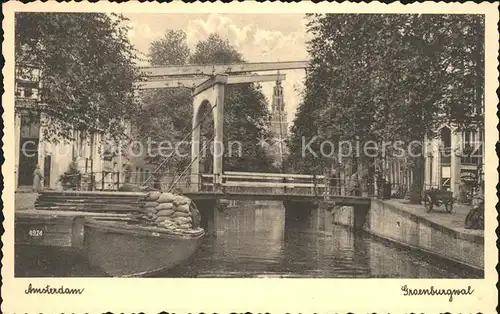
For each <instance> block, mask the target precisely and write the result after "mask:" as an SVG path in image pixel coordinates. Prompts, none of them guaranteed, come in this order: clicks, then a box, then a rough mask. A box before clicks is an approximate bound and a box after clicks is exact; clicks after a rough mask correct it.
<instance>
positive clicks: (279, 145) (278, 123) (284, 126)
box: [270, 80, 288, 162]
mask: <svg viewBox="0 0 500 314" xmlns="http://www.w3.org/2000/svg"><path fill="white" fill-rule="evenodd" d="M270 130H271V134H272V135H273V137H274V139H275V141H274V145H273V146H274V151H275V152H276V159H277V162H281V161H282V157H283V154H285V152H286V147H285V142H284V141H285V139H286V138H287V137H288V122H287V115H286V111H285V100H284V98H283V86H281V80H277V81H276V85H275V86H274V88H273V99H272V105H271V121H270Z"/></svg>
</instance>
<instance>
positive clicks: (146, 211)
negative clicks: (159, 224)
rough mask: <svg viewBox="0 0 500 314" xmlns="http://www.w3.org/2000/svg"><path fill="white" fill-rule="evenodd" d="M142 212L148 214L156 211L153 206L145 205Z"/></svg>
mask: <svg viewBox="0 0 500 314" xmlns="http://www.w3.org/2000/svg"><path fill="white" fill-rule="evenodd" d="M142 211H143V212H144V213H146V214H150V213H156V209H155V207H146V208H144V209H143V210H142Z"/></svg>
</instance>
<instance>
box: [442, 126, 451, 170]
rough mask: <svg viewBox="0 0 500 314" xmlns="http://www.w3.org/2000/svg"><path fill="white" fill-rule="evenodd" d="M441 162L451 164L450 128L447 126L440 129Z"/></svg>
mask: <svg viewBox="0 0 500 314" xmlns="http://www.w3.org/2000/svg"><path fill="white" fill-rule="evenodd" d="M441 156H442V158H441V164H445V165H448V164H451V130H450V129H449V128H448V127H443V128H442V129H441Z"/></svg>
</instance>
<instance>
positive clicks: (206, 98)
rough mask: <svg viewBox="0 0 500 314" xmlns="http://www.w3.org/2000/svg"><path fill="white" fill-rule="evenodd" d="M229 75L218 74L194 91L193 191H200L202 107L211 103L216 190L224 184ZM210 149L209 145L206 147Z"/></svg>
mask: <svg viewBox="0 0 500 314" xmlns="http://www.w3.org/2000/svg"><path fill="white" fill-rule="evenodd" d="M226 84H227V75H216V76H214V77H211V78H209V79H208V80H207V81H205V82H203V83H202V84H200V85H199V86H198V87H196V88H195V90H194V92H193V133H192V139H191V192H197V191H199V177H198V174H199V172H200V166H199V159H198V158H199V155H200V128H201V120H202V119H203V118H205V117H200V112H201V111H200V108H201V107H202V106H203V105H206V104H209V105H210V107H211V112H212V115H213V119H214V133H215V134H214V141H213V158H214V159H213V162H214V171H213V174H214V182H213V184H214V191H215V192H219V191H218V190H220V186H221V184H222V160H223V157H224V142H223V125H224V93H225V86H226ZM205 149H209V147H205Z"/></svg>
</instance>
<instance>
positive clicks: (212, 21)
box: [129, 14, 308, 121]
mask: <svg viewBox="0 0 500 314" xmlns="http://www.w3.org/2000/svg"><path fill="white" fill-rule="evenodd" d="M159 21H165V19H164V18H163V17H162V16H161V17H160V16H157V17H155V18H152V19H149V18H147V17H136V19H133V20H131V22H130V26H131V28H132V29H131V30H130V31H129V37H130V39H131V41H132V43H133V44H134V45H136V47H137V48H138V49H139V50H140V51H143V52H145V53H147V51H148V47H149V44H150V43H151V42H152V41H153V40H155V39H158V38H160V37H161V36H162V35H163V33H164V32H165V31H166V30H167V29H169V28H181V29H184V30H185V31H186V35H187V43H188V45H189V47H190V48H191V49H193V48H194V47H195V45H196V43H198V42H199V41H201V40H205V39H207V37H208V36H209V35H210V34H212V33H218V34H219V35H220V36H221V37H222V38H224V39H227V40H228V41H229V42H230V43H231V45H233V46H234V47H235V49H236V50H237V51H239V52H241V53H242V54H243V57H244V59H245V60H246V61H248V62H276V61H295V60H307V59H308V53H307V49H306V41H307V39H308V38H307V34H306V31H305V29H306V28H305V23H304V19H303V18H302V17H299V16H295V17H288V16H286V17H283V16H277V15H271V14H269V15H244V14H241V15H238V16H234V15H230V16H228V15H220V14H209V15H202V16H200V15H198V17H197V18H191V19H190V17H189V15H184V14H183V15H181V16H179V15H178V16H172V17H171V19H170V20H169V23H168V24H167V23H165V24H163V23H159ZM155 22H156V23H155ZM153 27H155V28H154V29H153ZM283 73H285V74H286V75H287V79H286V80H285V81H284V82H283V88H284V97H285V103H286V110H287V112H288V120H289V121H291V120H293V117H294V116H295V110H296V108H297V105H298V103H299V102H300V99H301V97H300V93H299V92H296V91H295V89H296V87H298V88H299V90H302V88H303V80H304V75H305V73H304V71H303V70H296V71H283ZM261 85H262V88H263V92H264V94H265V96H266V97H267V99H268V100H269V102H271V100H272V91H273V90H272V88H273V85H274V83H272V82H265V83H262V84H261Z"/></svg>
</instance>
